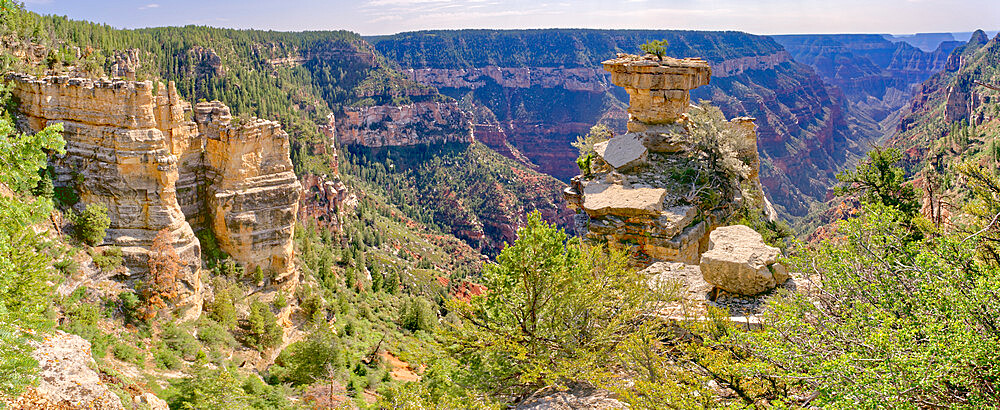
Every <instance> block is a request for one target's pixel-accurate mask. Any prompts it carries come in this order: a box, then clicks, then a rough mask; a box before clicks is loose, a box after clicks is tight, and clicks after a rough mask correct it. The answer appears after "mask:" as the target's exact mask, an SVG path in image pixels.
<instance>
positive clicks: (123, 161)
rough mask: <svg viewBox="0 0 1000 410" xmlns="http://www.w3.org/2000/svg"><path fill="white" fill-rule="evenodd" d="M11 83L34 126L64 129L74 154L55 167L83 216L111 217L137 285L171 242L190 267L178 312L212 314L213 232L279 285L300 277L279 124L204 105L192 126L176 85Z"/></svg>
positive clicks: (292, 194) (26, 79) (114, 240)
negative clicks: (207, 243)
mask: <svg viewBox="0 0 1000 410" xmlns="http://www.w3.org/2000/svg"><path fill="white" fill-rule="evenodd" d="M7 79H8V80H9V81H10V82H11V84H12V85H13V87H12V91H13V93H14V95H16V96H17V97H18V98H19V100H20V105H19V109H20V110H21V113H22V114H23V121H22V122H23V125H24V126H26V127H27V128H30V129H32V130H36V131H37V130H40V129H42V128H43V127H45V125H47V124H49V123H54V122H60V123H62V124H63V126H64V129H65V134H64V136H65V138H66V142H67V144H66V151H67V152H66V154H65V155H57V156H53V158H52V159H51V163H52V165H53V167H54V169H55V174H56V178H55V181H54V184H55V185H56V187H59V188H63V189H72V190H75V191H76V192H78V194H79V197H80V204H78V205H77V206H78V207H80V206H83V205H84V204H90V203H101V204H104V205H106V206H107V208H108V216H109V217H110V219H111V227H110V229H108V231H107V236H106V238H105V242H106V243H109V244H112V245H116V246H120V247H122V253H123V256H124V258H125V265H126V266H127V267H128V268H129V269H128V272H129V274H128V278H127V280H128V281H135V280H143V279H144V274H145V273H146V272H147V266H148V263H147V260H148V250H149V248H150V245H151V244H152V241H153V238H154V237H155V236H156V235H157V233H159V232H160V231H162V230H167V231H168V232H169V233H170V235H169V237H170V238H171V239H170V243H171V245H172V246H173V247H174V248H175V250H176V251H177V254H178V255H179V256H180V260H179V262H181V264H182V265H183V267H184V269H183V271H184V272H183V273H182V274H181V275H180V281H181V283H182V284H183V286H182V289H181V291H180V295H181V297H180V299H179V301H178V302H177V303H178V305H190V306H200V303H201V297H200V293H201V280H200V278H199V272H200V268H201V249H200V244H199V242H198V239H197V238H196V237H195V235H194V230H195V229H199V230H200V229H211V230H212V232H213V233H214V234H215V236H216V237H217V238H218V239H219V244H220V246H221V247H222V249H223V250H224V251H226V252H227V253H229V254H230V255H233V256H234V258H235V259H236V260H237V261H238V262H240V263H242V264H244V265H245V267H246V268H248V269H255V268H256V267H258V266H260V267H261V268H262V269H263V270H264V271H266V272H270V273H271V274H272V275H273V277H276V278H284V277H286V276H288V275H289V274H290V273H291V272H292V271H293V270H294V267H293V266H292V263H291V262H292V258H293V253H292V252H293V250H292V229H293V227H294V223H295V219H294V216H295V214H296V213H297V206H298V205H297V201H298V197H299V183H298V182H297V181H296V180H295V176H294V174H293V173H292V166H291V161H290V159H289V156H288V152H289V145H288V135H287V134H286V133H285V132H283V131H281V128H280V126H279V125H278V124H277V123H275V122H271V121H263V120H258V119H249V120H246V121H242V120H241V121H235V122H234V121H233V120H232V119H231V118H230V115H229V109H228V107H226V106H225V105H223V104H222V103H219V102H211V103H199V104H198V106H197V107H196V109H195V110H196V114H197V115H195V120H194V121H192V120H191V119H189V118H190V112H191V105H190V104H189V103H187V102H185V101H183V100H182V99H181V98H180V97H179V95H178V93H177V91H176V89H175V87H174V85H173V83H169V84H168V85H166V86H164V85H163V84H155V85H154V83H153V82H150V81H145V82H136V81H110V80H103V79H102V80H92V79H84V78H69V77H46V78H43V79H36V78H34V77H31V76H27V75H18V74H11V75H8V77H7ZM192 311H193V312H195V313H196V312H198V311H200V309H193V310H192Z"/></svg>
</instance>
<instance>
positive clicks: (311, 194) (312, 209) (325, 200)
mask: <svg viewBox="0 0 1000 410" xmlns="http://www.w3.org/2000/svg"><path fill="white" fill-rule="evenodd" d="M301 182H302V199H301V201H300V202H299V220H301V221H316V222H317V223H319V224H320V225H322V226H324V227H326V228H328V229H331V230H333V231H334V232H341V231H342V230H341V228H342V227H341V219H340V215H341V212H342V211H349V210H353V209H354V208H355V207H356V206H357V205H358V197H357V196H356V195H354V194H353V193H351V192H350V191H349V190H348V189H347V185H344V183H343V182H342V181H340V180H339V179H337V178H331V177H327V176H326V175H306V176H304V177H302V181H301Z"/></svg>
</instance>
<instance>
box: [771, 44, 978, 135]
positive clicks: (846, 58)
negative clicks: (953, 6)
mask: <svg viewBox="0 0 1000 410" xmlns="http://www.w3.org/2000/svg"><path fill="white" fill-rule="evenodd" d="M773 38H774V39H775V40H776V41H777V42H778V43H780V44H781V45H782V46H783V47H785V49H787V50H788V51H789V52H790V53H791V54H792V56H794V58H795V60H796V61H798V62H801V63H804V64H808V65H810V66H812V67H813V68H814V69H816V72H817V73H818V74H819V75H820V76H821V77H822V78H823V80H824V81H825V82H826V83H827V84H829V85H831V86H832V87H836V88H837V89H838V90H839V91H840V92H842V93H843V94H844V97H845V98H846V99H847V100H848V101H849V102H850V104H849V105H848V106H847V109H848V112H849V114H850V115H851V117H852V119H853V121H852V122H855V123H859V124H864V123H867V125H866V126H867V127H872V128H877V129H880V130H881V132H886V131H890V132H891V130H892V129H894V128H895V126H896V121H898V119H899V117H898V116H897V115H895V114H896V112H897V111H898V110H899V109H900V108H902V107H903V106H904V105H906V103H907V102H908V101H909V99H910V98H912V97H913V95H914V93H915V92H916V89H917V88H918V86H919V84H920V83H921V82H923V81H924V80H926V79H927V78H929V77H930V76H931V75H933V74H934V73H936V72H938V71H940V70H942V69H943V68H944V66H945V63H946V61H947V59H948V55H949V53H951V51H952V50H953V49H954V48H955V47H956V46H958V45H959V44H960V43H959V42H955V41H944V42H941V43H940V44H936V45H935V47H934V48H933V49H932V50H930V51H924V50H921V49H919V48H917V47H914V46H912V45H910V44H908V43H906V42H901V41H897V42H892V41H889V40H888V39H886V38H885V36H882V35H876V34H815V35H814V34H810V35H787V36H773Z"/></svg>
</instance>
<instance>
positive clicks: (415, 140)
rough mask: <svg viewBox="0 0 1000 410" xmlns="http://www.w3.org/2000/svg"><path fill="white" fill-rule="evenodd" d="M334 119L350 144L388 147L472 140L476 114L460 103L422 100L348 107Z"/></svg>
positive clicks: (344, 138)
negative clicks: (474, 115)
mask: <svg viewBox="0 0 1000 410" xmlns="http://www.w3.org/2000/svg"><path fill="white" fill-rule="evenodd" d="M345 115H346V117H345V118H338V119H336V121H333V122H334V123H335V124H336V125H335V126H336V130H337V131H336V133H337V138H339V140H340V142H341V143H343V144H347V145H363V146H367V147H388V146H404V145H417V144H423V143H435V142H472V118H471V117H470V116H469V114H468V113H466V112H464V111H462V110H461V109H460V108H459V107H458V103H455V102H450V103H439V102H418V103H413V104H408V105H398V106H397V105H378V106H373V107H359V108H347V109H345Z"/></svg>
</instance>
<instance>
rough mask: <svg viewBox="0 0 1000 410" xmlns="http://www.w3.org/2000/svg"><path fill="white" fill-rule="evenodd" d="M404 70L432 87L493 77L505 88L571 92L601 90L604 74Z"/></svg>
mask: <svg viewBox="0 0 1000 410" xmlns="http://www.w3.org/2000/svg"><path fill="white" fill-rule="evenodd" d="M406 72H407V73H409V74H410V76H411V77H413V79H414V80H417V81H418V82H420V83H421V84H427V85H430V86H433V87H435V88H467V89H477V88H480V87H484V86H487V85H488V84H489V81H487V79H489V80H492V82H493V83H496V84H498V85H500V86H501V87H504V88H532V87H540V88H562V89H566V90H570V91H587V92H603V91H604V90H605V89H606V88H607V86H608V85H607V81H606V80H604V75H605V73H604V72H603V71H601V70H600V69H596V68H586V67H579V68H563V67H530V68H529V67H498V66H486V67H481V68H468V69H447V68H421V69H409V70H406Z"/></svg>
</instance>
